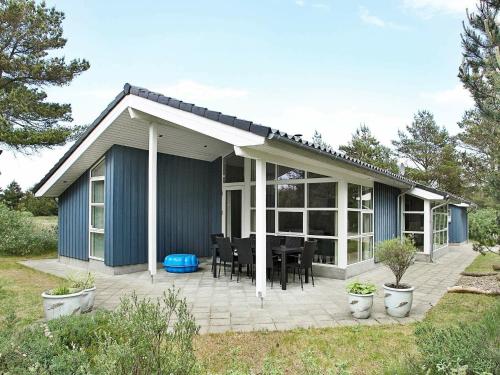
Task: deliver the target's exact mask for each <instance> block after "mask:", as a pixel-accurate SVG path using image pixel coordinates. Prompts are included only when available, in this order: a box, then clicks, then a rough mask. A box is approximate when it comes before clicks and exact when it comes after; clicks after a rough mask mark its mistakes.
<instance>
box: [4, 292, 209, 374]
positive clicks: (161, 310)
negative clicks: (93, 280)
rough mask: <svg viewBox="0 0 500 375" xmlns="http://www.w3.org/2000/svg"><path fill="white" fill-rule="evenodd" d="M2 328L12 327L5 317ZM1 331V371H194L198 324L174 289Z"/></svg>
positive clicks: (196, 368) (37, 372) (182, 372)
mask: <svg viewBox="0 0 500 375" xmlns="http://www.w3.org/2000/svg"><path fill="white" fill-rule="evenodd" d="M6 323H7V324H6V327H8V326H13V324H8V322H6ZM6 331H8V330H4V331H2V332H0V373H2V374H3V373H9V374H10V373H12V374H21V373H22V374H24V373H30V372H32V373H36V374H113V375H117V374H148V375H149V374H193V373H198V372H199V370H200V369H199V367H198V364H197V361H196V357H195V355H194V350H193V338H194V336H195V335H196V334H197V333H198V326H197V325H196V323H195V320H194V318H193V316H192V314H191V313H190V312H189V311H188V307H187V304H186V301H185V300H184V299H180V298H179V292H178V291H175V290H173V289H171V290H168V292H165V293H164V295H163V297H162V298H161V299H158V300H157V301H155V302H153V301H151V300H149V299H145V300H139V299H138V298H137V297H136V296H135V295H132V297H129V298H126V299H124V300H122V303H121V304H120V306H119V308H118V309H117V310H116V311H114V312H108V311H97V312H96V313H95V314H94V315H81V316H70V317H65V318H61V319H56V320H52V321H50V322H48V323H47V324H36V325H34V326H32V327H28V328H27V329H25V330H23V331H22V332H18V333H16V332H14V331H10V332H6Z"/></svg>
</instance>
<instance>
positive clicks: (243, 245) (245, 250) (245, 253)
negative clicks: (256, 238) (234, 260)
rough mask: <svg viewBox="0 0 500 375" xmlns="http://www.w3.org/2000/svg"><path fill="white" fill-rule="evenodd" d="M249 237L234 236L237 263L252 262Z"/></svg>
mask: <svg viewBox="0 0 500 375" xmlns="http://www.w3.org/2000/svg"><path fill="white" fill-rule="evenodd" d="M250 241H251V240H250V238H235V239H234V241H233V243H234V247H236V250H238V263H240V264H253V263H254V261H253V254H252V246H251V243H250Z"/></svg>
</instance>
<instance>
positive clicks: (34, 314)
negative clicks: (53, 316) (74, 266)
mask: <svg viewBox="0 0 500 375" xmlns="http://www.w3.org/2000/svg"><path fill="white" fill-rule="evenodd" d="M43 257H44V258H47V257H50V256H47V255H44V256H43ZM32 258H33V257H32ZM23 259H24V258H21V257H0V325H1V324H2V322H3V321H4V319H5V318H6V317H7V316H8V315H9V314H12V313H14V314H15V315H16V317H17V318H18V319H19V320H18V322H17V324H18V325H19V326H25V325H27V324H30V323H32V322H34V321H36V320H39V319H41V318H43V308H42V298H41V297H40V294H41V293H42V292H43V291H44V290H47V289H50V288H53V287H54V286H55V285H57V283H58V282H59V279H58V278H57V277H55V276H51V275H48V274H45V273H42V272H38V271H35V270H32V269H30V268H27V267H24V266H22V265H20V264H19V263H17V262H18V261H20V260H23Z"/></svg>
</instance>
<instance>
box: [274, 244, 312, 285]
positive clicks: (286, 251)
mask: <svg viewBox="0 0 500 375" xmlns="http://www.w3.org/2000/svg"><path fill="white" fill-rule="evenodd" d="M272 250H273V253H274V254H277V255H281V272H280V279H281V289H283V290H286V282H287V279H288V272H287V269H286V258H287V256H288V255H297V254H302V250H303V248H302V247H285V246H277V247H273V248H272ZM305 282H306V283H308V282H309V272H308V271H307V269H306V270H305Z"/></svg>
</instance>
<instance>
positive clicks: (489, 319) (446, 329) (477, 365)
mask: <svg viewBox="0 0 500 375" xmlns="http://www.w3.org/2000/svg"><path fill="white" fill-rule="evenodd" d="M415 336H416V342H417V346H418V350H419V354H420V355H419V356H418V358H413V357H412V358H409V359H407V361H406V362H405V364H404V365H403V366H402V367H401V368H399V369H397V370H392V371H388V372H387V373H389V374H400V375H403V374H408V375H409V374H412V375H413V374H426V375H428V374H457V375H458V374H464V375H465V374H499V373H500V303H497V304H496V305H495V307H493V308H492V309H491V310H490V311H488V312H487V313H486V314H485V315H484V316H482V318H481V319H479V320H477V321H469V322H462V323H460V324H459V325H456V326H437V325H435V324H432V323H428V322H423V323H419V324H418V325H417V327H416V329H415Z"/></svg>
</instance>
